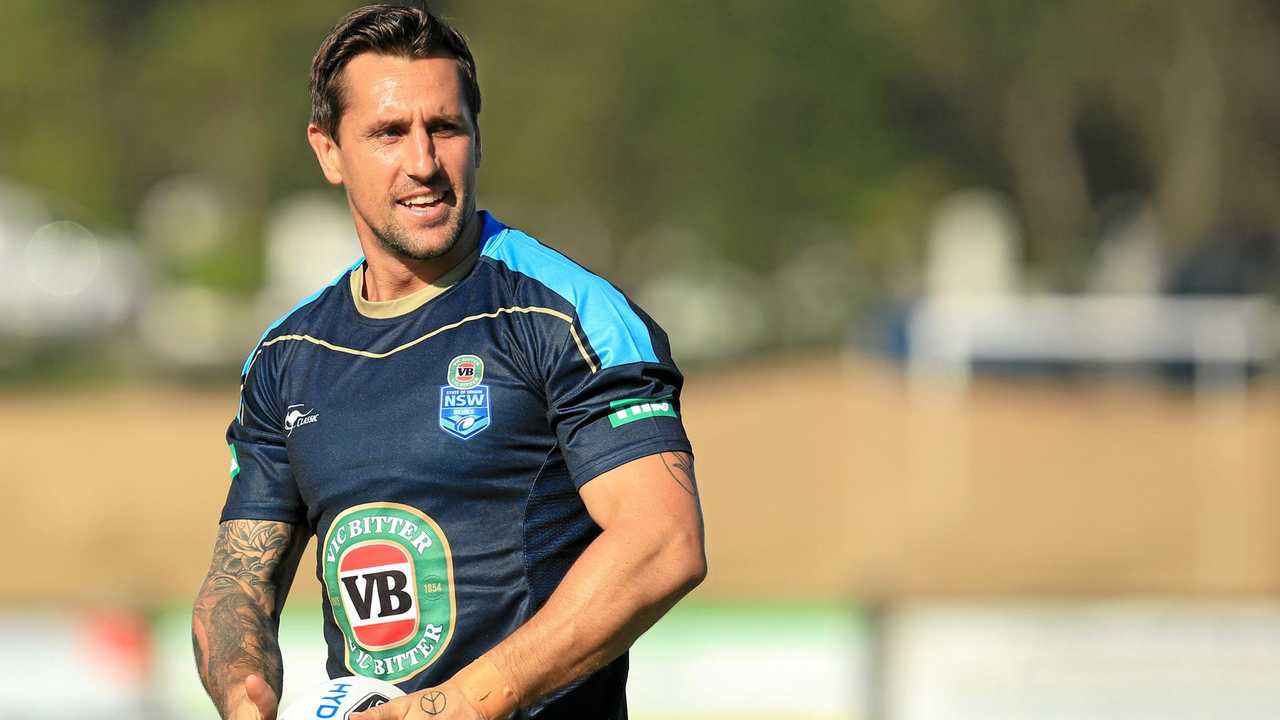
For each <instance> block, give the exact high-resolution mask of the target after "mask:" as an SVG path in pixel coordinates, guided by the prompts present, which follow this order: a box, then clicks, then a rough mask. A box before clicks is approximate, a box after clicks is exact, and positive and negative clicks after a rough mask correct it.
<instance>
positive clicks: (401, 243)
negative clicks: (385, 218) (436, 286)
mask: <svg viewBox="0 0 1280 720" xmlns="http://www.w3.org/2000/svg"><path fill="white" fill-rule="evenodd" d="M370 229H371V230H373V236H374V237H375V238H377V239H378V244H379V245H381V246H382V249H383V250H386V251H387V252H388V253H390V254H392V255H395V256H396V257H400V258H403V259H406V260H434V259H436V258H438V257H440V256H442V255H447V254H448V253H449V251H450V250H452V249H453V247H454V246H455V245H457V244H458V238H459V237H460V236H461V235H462V218H458V217H455V218H450V220H449V222H448V223H447V224H446V225H445V226H444V230H445V239H444V243H443V244H441V245H439V246H437V247H431V246H430V245H421V246H418V245H415V244H414V243H413V242H412V240H411V239H410V238H409V233H408V232H406V231H405V229H404V228H403V227H401V226H400V224H399V223H396V222H390V223H387V225H386V226H385V227H382V228H370Z"/></svg>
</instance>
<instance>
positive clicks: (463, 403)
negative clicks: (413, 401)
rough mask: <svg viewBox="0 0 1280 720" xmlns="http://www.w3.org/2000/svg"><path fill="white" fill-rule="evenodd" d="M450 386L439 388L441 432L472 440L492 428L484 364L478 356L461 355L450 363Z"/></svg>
mask: <svg viewBox="0 0 1280 720" xmlns="http://www.w3.org/2000/svg"><path fill="white" fill-rule="evenodd" d="M445 379H446V380H448V382H449V384H448V385H441V386H440V429H441V430H444V431H445V432H447V433H449V434H450V435H452V436H454V437H456V438H461V439H463V440H470V439H471V438H473V437H475V436H476V435H478V434H479V433H480V432H481V431H483V430H484V429H485V428H487V427H489V424H490V420H491V418H492V416H491V414H490V407H489V386H488V385H482V384H481V383H482V382H483V381H484V361H483V360H481V359H480V358H479V357H477V356H475V355H459V356H458V357H456V358H454V359H453V360H452V361H450V362H449V370H448V374H447V375H446V378H445Z"/></svg>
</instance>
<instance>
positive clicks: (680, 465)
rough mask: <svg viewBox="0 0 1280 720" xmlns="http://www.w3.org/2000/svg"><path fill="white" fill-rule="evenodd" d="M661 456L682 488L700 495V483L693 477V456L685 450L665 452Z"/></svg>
mask: <svg viewBox="0 0 1280 720" xmlns="http://www.w3.org/2000/svg"><path fill="white" fill-rule="evenodd" d="M659 457H661V458H662V464H663V465H666V466H667V472H669V473H671V479H672V480H675V481H676V484H677V485H679V486H680V489H681V490H684V491H685V492H687V493H689V494H690V495H692V496H694V497H698V483H697V481H696V480H695V479H694V477H693V456H691V455H690V454H689V453H685V452H674V453H672V452H664V453H662V454H661V455H660V456H659Z"/></svg>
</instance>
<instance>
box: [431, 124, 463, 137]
mask: <svg viewBox="0 0 1280 720" xmlns="http://www.w3.org/2000/svg"><path fill="white" fill-rule="evenodd" d="M429 130H430V131H431V134H432V135H446V136H447V135H457V134H458V133H459V132H461V131H462V128H460V127H458V126H457V125H455V124H453V123H450V122H438V123H434V124H433V125H432V126H431V127H430V128H429Z"/></svg>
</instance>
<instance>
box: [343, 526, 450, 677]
mask: <svg viewBox="0 0 1280 720" xmlns="http://www.w3.org/2000/svg"><path fill="white" fill-rule="evenodd" d="M323 547H324V555H323V557H322V563H323V566H324V567H323V573H324V586H325V593H326V594H327V595H328V596H329V606H330V608H331V609H332V611H333V620H334V622H335V623H336V624H337V625H338V628H339V629H340V630H341V631H342V634H343V636H344V638H345V642H344V646H345V653H344V655H345V663H346V666H347V668H348V669H350V670H351V672H352V673H355V674H357V675H364V676H366V677H372V678H378V679H379V680H386V681H388V682H400V681H402V680H407V679H409V678H411V677H413V676H415V675H417V674H418V673H420V672H422V671H423V670H425V669H426V668H427V667H429V666H430V665H431V664H432V663H434V662H435V661H436V660H437V659H439V657H440V653H441V652H443V651H444V648H445V646H447V645H448V644H449V639H450V638H451V637H452V636H453V626H454V621H455V619H456V617H457V606H456V600H455V596H454V587H453V555H452V553H451V552H450V550H449V541H448V539H447V538H446V537H445V535H444V531H442V530H441V529H440V526H439V525H437V524H436V522H435V521H434V520H432V519H431V518H430V517H428V516H427V515H425V514H424V513H422V512H421V511H419V510H418V509H417V508H413V507H409V506H408V505H400V504H398V503H368V504H365V505H357V506H355V507H353V508H349V509H347V510H346V511H344V512H343V513H342V514H340V515H339V516H338V517H336V518H334V521H333V523H332V524H330V525H329V531H328V533H326V534H325V540H324V546H323Z"/></svg>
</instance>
